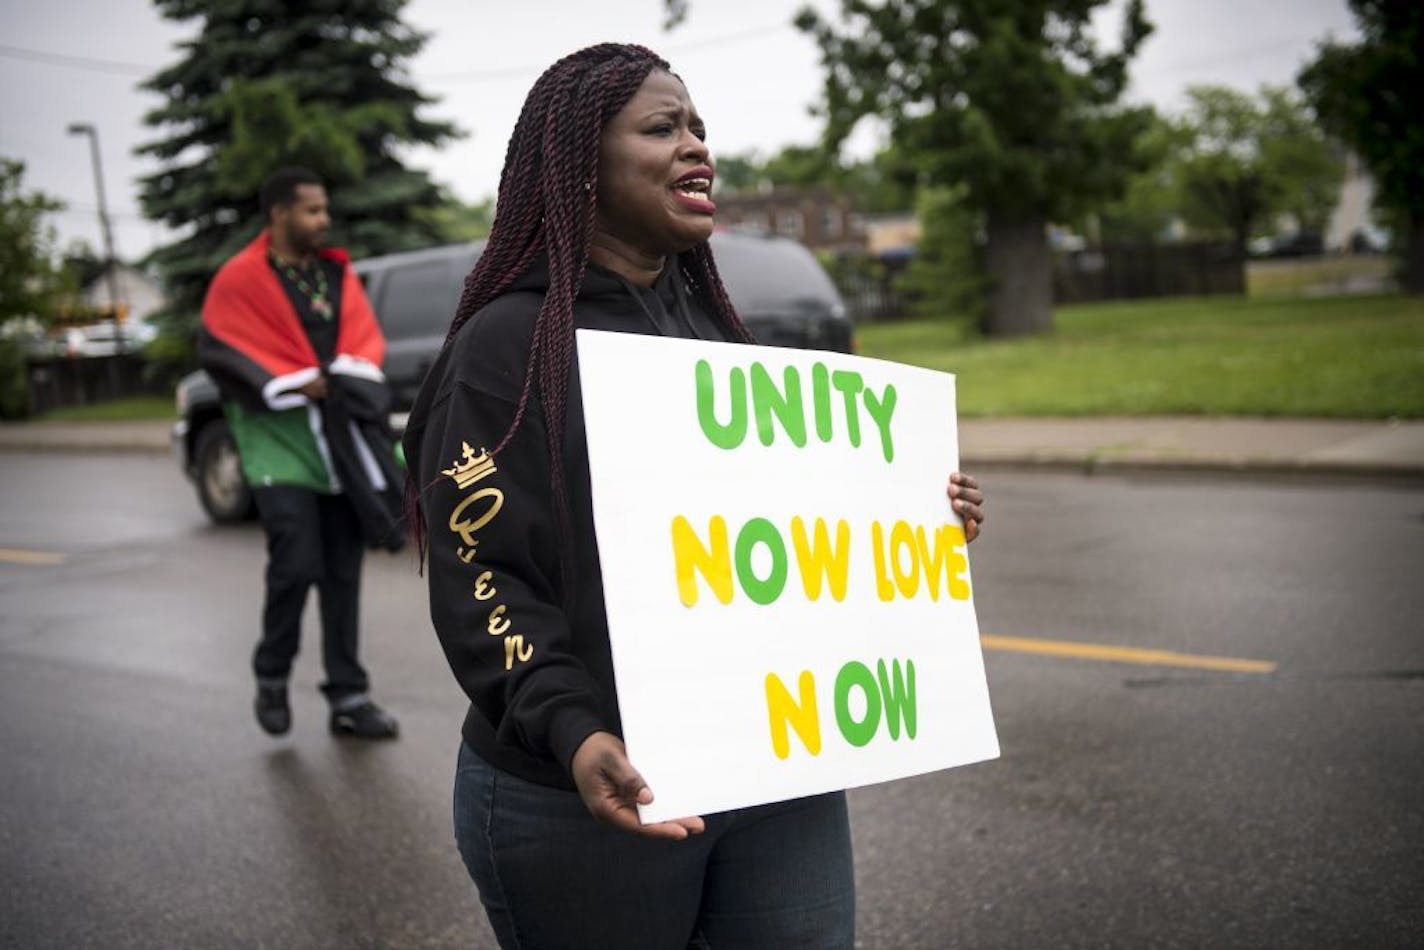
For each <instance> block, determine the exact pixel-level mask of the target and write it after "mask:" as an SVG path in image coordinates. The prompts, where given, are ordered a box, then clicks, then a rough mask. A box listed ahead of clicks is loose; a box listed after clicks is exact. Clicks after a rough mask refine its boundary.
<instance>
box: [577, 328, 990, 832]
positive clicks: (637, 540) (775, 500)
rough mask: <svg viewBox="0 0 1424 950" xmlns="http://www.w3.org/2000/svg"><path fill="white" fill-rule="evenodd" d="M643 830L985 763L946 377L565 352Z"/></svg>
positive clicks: (796, 362)
mask: <svg viewBox="0 0 1424 950" xmlns="http://www.w3.org/2000/svg"><path fill="white" fill-rule="evenodd" d="M578 365H579V374H580V379H581V386H582V390H583V405H584V415H585V421H586V426H587V432H588V450H589V467H590V470H591V473H592V477H593V513H594V522H595V526H596V531H597V535H598V549H599V557H600V560H601V561H602V567H603V587H604V597H605V600H606V603H607V608H608V627H609V636H610V638H611V641H612V649H613V666H614V674H615V677H616V680H617V688H618V703H619V707H620V709H621V712H622V716H623V733H624V739H625V741H626V742H627V746H628V755H629V758H630V759H631V760H632V762H633V764H634V765H635V766H636V767H637V768H638V770H639V771H640V772H642V774H643V777H644V778H645V779H647V782H648V785H649V787H651V788H652V790H653V794H654V795H655V796H656V798H655V801H654V802H653V803H652V804H651V805H648V806H644V807H642V808H640V813H641V817H642V819H643V821H645V822H651V821H660V820H663V819H667V818H677V817H683V816H687V815H702V814H709V813H712V812H718V811H725V810H727V809H730V808H737V807H742V806H746V805H753V804H760V803H765V802H772V801H780V800H784V799H789V798H795V797H799V796H803V795H809V794H814V793H817V792H825V791H831V790H835V789H842V788H851V787H854V786H858V785H865V784H868V783H872V782H882V781H886V780H889V779H894V778H901V777H904V776H909V775H918V774H921V773H924V772H930V771H934V770H936V769H943V768H947V767H950V766H954V765H963V764H966V763H970V762H978V761H983V760H985V759H992V758H996V757H997V756H998V754H999V745H998V739H997V736H996V735H995V731H994V722H993V716H992V713H991V711H990V708H989V692H988V687H987V684H986V682H985V679H984V663H983V654H982V653H981V651H980V646H979V627H978V623H977V621H976V619H975V616H974V600H973V584H972V582H971V580H970V574H969V562H968V551H967V548H966V546H965V541H964V533H963V527H962V524H961V522H960V521H959V519H958V517H957V516H955V515H954V514H953V512H952V511H951V509H950V507H949V502H948V500H947V499H946V497H945V486H946V483H947V481H948V476H949V473H950V472H951V471H954V470H955V469H956V468H958V464H959V451H958V445H957V429H956V425H955V396H954V377H953V376H951V375H949V374H946V373H937V372H932V371H930V370H924V369H919V368H915V367H910V366H902V365H899V364H896V363H888V362H884V361H881V360H871V359H864V358H860V357H854V356H846V355H842V354H838V353H827V352H820V351H809V350H789V349H781V348H773V347H761V346H757V347H752V346H743V345H735V344H729V343H708V342H702V341H693V340H676V339H666V338H661V337H650V336H640V335H635V334H623V333H605V332H597V331H590V330H579V331H578Z"/></svg>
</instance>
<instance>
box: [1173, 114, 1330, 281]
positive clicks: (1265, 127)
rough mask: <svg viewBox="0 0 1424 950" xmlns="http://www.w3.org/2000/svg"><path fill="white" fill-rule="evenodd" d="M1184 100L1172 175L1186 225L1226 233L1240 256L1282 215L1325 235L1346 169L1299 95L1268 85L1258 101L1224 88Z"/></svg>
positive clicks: (1303, 226) (1307, 228)
mask: <svg viewBox="0 0 1424 950" xmlns="http://www.w3.org/2000/svg"><path fill="white" fill-rule="evenodd" d="M1187 97H1188V100H1189V106H1188V108H1187V111H1186V114H1185V115H1184V116H1183V118H1182V119H1181V120H1180V123H1179V125H1178V128H1179V130H1180V132H1181V133H1182V136H1183V145H1182V149H1181V152H1180V155H1179V158H1178V159H1177V161H1176V162H1175V163H1174V165H1175V169H1174V170H1175V175H1176V178H1177V183H1178V188H1179V194H1180V198H1181V208H1182V214H1183V216H1184V217H1185V218H1186V220H1187V222H1188V223H1189V224H1191V225H1193V226H1195V227H1198V228H1202V229H1205V230H1219V231H1224V232H1226V233H1229V234H1230V235H1231V238H1232V241H1233V242H1234V243H1235V245H1236V248H1237V252H1238V253H1239V254H1241V255H1242V256H1244V255H1245V253H1246V243H1247V241H1248V240H1250V238H1251V236H1252V235H1253V234H1254V233H1256V232H1257V231H1259V230H1261V229H1262V228H1263V227H1265V226H1267V225H1268V224H1270V222H1271V219H1273V218H1274V217H1275V216H1276V215H1278V214H1282V213H1289V214H1291V215H1292V216H1294V217H1295V219H1296V222H1297V224H1298V225H1299V226H1300V227H1301V228H1302V229H1304V230H1313V231H1321V230H1323V229H1324V225H1325V222H1326V220H1327V219H1328V218H1329V215H1330V211H1331V209H1332V208H1333V207H1334V206H1335V200H1336V196H1337V194H1338V192H1339V187H1340V180H1341V177H1342V174H1343V170H1344V169H1343V164H1342V163H1341V161H1340V159H1339V158H1338V157H1337V156H1336V155H1335V154H1334V152H1333V150H1332V149H1331V147H1330V144H1329V142H1328V141H1327V140H1326V138H1325V135H1324V133H1323V132H1322V131H1321V130H1320V129H1319V127H1318V126H1316V125H1315V123H1314V122H1313V121H1311V119H1310V117H1309V116H1308V115H1307V113H1306V112H1305V110H1304V107H1303V105H1302V104H1301V102H1300V101H1299V99H1298V98H1297V97H1295V96H1293V95H1291V94H1290V93H1289V92H1288V91H1287V90H1284V89H1277V88H1271V87H1269V86H1268V87H1263V88H1262V90H1261V95H1260V98H1259V99H1257V98H1254V97H1252V96H1250V95H1248V94H1246V93H1243V92H1239V91H1237V90H1235V89H1229V88H1226V87H1224V86H1193V87H1192V88H1190V89H1188V90H1187Z"/></svg>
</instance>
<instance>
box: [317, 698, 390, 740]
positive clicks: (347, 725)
mask: <svg viewBox="0 0 1424 950" xmlns="http://www.w3.org/2000/svg"><path fill="white" fill-rule="evenodd" d="M331 732H332V734H333V735H338V736H353V737H354V738H357V739H394V738H395V737H396V736H397V735H399V734H400V724H399V723H397V722H396V720H395V717H393V716H391V715H390V714H389V713H387V712H386V711H385V710H384V709H382V708H381V707H380V706H377V705H376V704H375V703H373V702H372V701H371V700H369V699H368V700H366V701H365V702H362V703H359V704H357V705H355V706H350V707H347V708H345V709H333V710H332V711H331Z"/></svg>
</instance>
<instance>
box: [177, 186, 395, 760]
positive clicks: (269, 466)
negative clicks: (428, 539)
mask: <svg viewBox="0 0 1424 950" xmlns="http://www.w3.org/2000/svg"><path fill="white" fill-rule="evenodd" d="M261 202H262V213H263V215H264V216H265V218H266V223H267V227H266V228H265V229H264V230H263V231H262V233H261V234H259V235H258V236H257V237H256V238H255V239H254V240H253V241H252V242H251V243H250V244H248V245H247V246H246V247H245V248H243V249H242V250H241V251H239V252H238V253H237V254H236V255H235V256H233V257H232V258H231V259H230V260H228V261H227V263H225V264H224V265H223V266H222V268H221V269H220V270H219V271H218V274H217V276H216V277H214V278H213V282H212V285H211V286H210V287H209V288H208V294H207V298H206V299H205V300H204V302H203V318H202V331H201V333H200V335H199V342H198V355H199V359H200V360H201V362H202V365H203V368H204V369H206V370H207V371H208V373H209V374H210V375H211V376H212V377H213V379H214V380H215V381H216V382H217V384H218V387H219V389H220V390H221V391H222V395H223V400H224V412H225V414H226V416H227V421H228V425H229V427H230V428H231V430H232V434H233V439H234V441H235V442H236V443H237V449H238V454H239V456H240V457H241V459H242V468H243V474H244V476H245V477H246V479H247V482H248V484H249V485H251V486H252V495H253V498H254V500H255V501H256V504H257V511H258V515H259V517H260V518H261V521H262V527H263V530H264V531H265V532H266V535H267V570H266V600H265V603H264V605H263V610H262V635H261V639H260V640H259V641H258V644H257V649H256V652H255V654H254V656H253V664H252V665H253V671H254V672H255V673H256V676H257V698H256V702H255V709H256V714H257V722H258V724H259V725H261V727H262V728H263V730H265V731H266V732H267V733H268V734H270V735H274V736H278V735H283V734H285V733H286V732H287V731H288V730H289V729H290V728H291V721H292V717H291V709H290V706H289V705H288V700H287V680H288V678H289V676H290V674H291V668H292V662H293V660H295V658H296V655H297V650H298V648H299V646H300V643H301V622H302V612H303V609H304V607H305V605H306V599H307V591H308V590H309V589H310V588H311V587H312V586H313V585H315V586H316V588H317V591H318V594H319V600H320V612H321V634H322V662H323V665H324V667H325V672H326V682H325V683H323V684H322V687H321V689H322V692H323V693H324V694H325V695H326V699H327V701H328V703H329V704H330V707H331V716H330V728H331V731H332V732H333V733H335V734H337V735H349V736H356V737H359V738H364V739H388V738H394V737H395V736H396V735H397V732H398V727H397V724H396V720H395V719H394V718H392V717H391V716H390V715H389V714H387V713H386V712H385V711H384V710H382V709H381V708H380V707H379V706H377V705H376V704H375V702H374V701H372V699H371V697H370V695H369V685H370V684H369V679H368V677H367V675H366V670H365V669H364V668H363V667H362V665H361V662H360V660H359V659H358V658H357V631H358V626H359V623H358V620H359V608H360V593H361V560H362V555H363V552H364V549H365V547H366V546H368V545H369V546H372V547H377V546H379V547H385V548H387V549H389V550H397V549H399V548H400V547H401V545H402V543H403V540H404V533H403V528H402V525H401V521H400V515H399V512H400V485H401V480H402V475H401V472H400V469H399V466H398V464H397V462H396V457H395V454H394V444H393V437H392V435H391V432H390V430H389V424H388V422H387V419H388V415H389V411H390V401H391V396H390V391H389V389H388V388H387V387H386V384H385V376H384V375H383V373H382V372H381V368H380V367H381V362H382V360H383V359H384V356H385V338H384V336H383V335H382V334H381V329H380V327H379V325H378V324H377V323H376V319H375V314H374V313H373V312H372V310H371V305H370V302H369V301H368V300H367V299H366V294H365V291H364V290H363V289H362V287H361V282H360V280H359V279H358V278H357V276H356V274H355V272H354V271H353V270H352V269H351V266H350V263H351V262H350V258H349V257H348V256H347V255H346V253H345V252H343V251H340V250H337V249H334V248H332V249H328V248H325V247H324V245H325V241H326V236H327V232H328V230H329V228H330V224H331V221H330V216H329V213H328V205H327V197H326V189H325V187H324V186H323V185H322V181H321V179H320V178H319V177H317V176H316V175H315V174H314V173H312V172H310V171H308V170H306V169H302V168H285V169H281V170H280V171H277V172H275V173H274V174H272V175H271V177H269V178H268V179H267V181H266V182H265V183H264V184H263V186H262V193H261Z"/></svg>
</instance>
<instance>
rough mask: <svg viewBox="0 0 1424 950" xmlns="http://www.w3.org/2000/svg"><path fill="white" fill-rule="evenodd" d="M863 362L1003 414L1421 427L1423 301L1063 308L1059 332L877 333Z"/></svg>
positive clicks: (920, 327)
mask: <svg viewBox="0 0 1424 950" xmlns="http://www.w3.org/2000/svg"><path fill="white" fill-rule="evenodd" d="M857 335H858V336H859V339H860V346H861V350H860V351H861V353H862V354H863V355H865V356H875V357H880V358H882V359H889V360H895V361H897V362H902V363H912V364H915V365H918V366H926V367H930V368H932V369H938V370H945V371H948V372H952V373H955V374H956V375H957V376H958V389H959V410H960V413H961V414H963V415H966V416H995V415H1035V416H1066V415H1165V414H1200V415H1252V416H1315V417H1356V418H1381V417H1388V416H1399V417H1403V418H1420V417H1424V299H1418V298H1408V297H1400V296H1375V297H1330V298H1317V299H1245V298H1240V297H1193V298H1177V299H1171V300H1145V301H1142V300H1138V301H1123V302H1116V303H1106V304H1085V305H1079V306H1072V307H1060V308H1059V309H1058V310H1057V312H1056V314H1055V328H1054V332H1053V333H1052V334H1051V335H1049V336H1046V337H1041V338H1031V339H1016V340H963V339H960V338H959V335H958V334H957V333H956V331H955V329H954V327H953V326H952V325H951V324H949V323H945V322H939V321H932V320H919V321H906V322H895V323H881V324H867V325H864V326H861V327H859V328H858V329H857Z"/></svg>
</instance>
